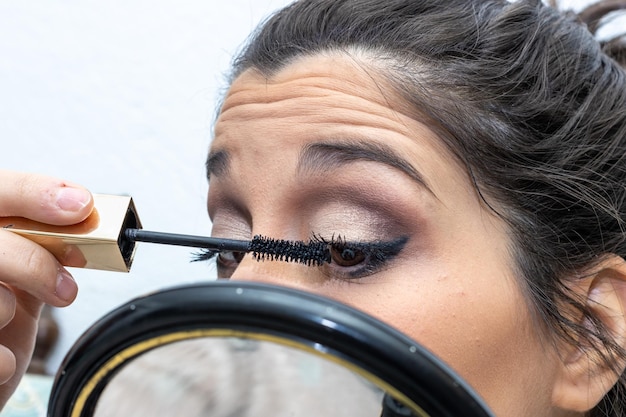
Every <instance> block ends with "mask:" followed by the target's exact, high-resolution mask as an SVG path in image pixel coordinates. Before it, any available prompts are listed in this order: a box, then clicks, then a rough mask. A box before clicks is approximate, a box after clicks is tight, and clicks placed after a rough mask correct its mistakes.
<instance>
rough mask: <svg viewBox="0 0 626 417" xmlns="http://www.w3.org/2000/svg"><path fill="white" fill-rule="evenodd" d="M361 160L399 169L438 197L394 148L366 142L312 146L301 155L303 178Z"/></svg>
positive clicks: (299, 166) (300, 170) (300, 167)
mask: <svg viewBox="0 0 626 417" xmlns="http://www.w3.org/2000/svg"><path fill="white" fill-rule="evenodd" d="M357 161H370V162H377V163H381V164H384V165H387V166H390V167H392V168H395V169H397V170H399V171H401V172H403V173H404V174H406V175H407V176H409V178H411V179H412V180H413V181H414V182H416V183H417V184H419V185H420V186H421V187H423V188H424V189H426V190H427V191H428V192H429V193H431V194H432V195H433V196H435V197H436V195H435V193H434V192H433V191H432V189H431V187H430V186H429V184H428V182H427V181H426V179H425V178H424V176H423V175H422V174H421V173H420V172H419V171H418V170H417V169H415V167H413V165H411V164H410V163H409V162H408V161H407V160H406V159H404V158H402V157H401V156H400V155H398V154H397V153H396V152H395V151H394V150H393V149H392V148H391V147H390V146H388V145H385V144H382V143H375V142H370V141H363V140H350V141H347V142H334V143H332V142H330V143H326V142H323V143H312V144H309V145H307V146H305V147H304V149H303V150H302V152H301V154H300V158H299V162H298V168H297V172H298V174H299V175H306V174H317V173H324V172H326V171H328V170H329V169H336V168H340V167H342V166H344V165H346V164H349V163H352V162H357Z"/></svg>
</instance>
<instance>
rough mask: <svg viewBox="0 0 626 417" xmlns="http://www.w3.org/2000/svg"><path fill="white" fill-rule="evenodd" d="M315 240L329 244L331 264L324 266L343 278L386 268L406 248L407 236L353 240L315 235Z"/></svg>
mask: <svg viewBox="0 0 626 417" xmlns="http://www.w3.org/2000/svg"><path fill="white" fill-rule="evenodd" d="M314 239H315V240H318V241H321V242H324V243H326V244H327V245H328V249H329V252H330V264H327V265H325V266H324V268H325V270H326V273H327V274H328V275H330V276H336V277H338V278H343V279H357V278H363V277H366V276H368V275H372V274H375V273H376V272H379V271H380V270H381V269H383V268H385V267H386V266H387V265H388V264H389V263H390V262H391V261H392V260H393V259H394V258H395V257H396V256H397V255H398V254H399V253H400V252H401V251H402V249H403V248H404V246H405V245H406V243H407V241H408V240H409V239H408V237H407V236H403V237H400V238H397V239H393V240H390V241H382V240H376V241H372V242H352V241H347V240H345V239H344V238H342V237H334V236H333V237H332V238H331V239H330V240H328V239H324V238H322V237H320V236H314Z"/></svg>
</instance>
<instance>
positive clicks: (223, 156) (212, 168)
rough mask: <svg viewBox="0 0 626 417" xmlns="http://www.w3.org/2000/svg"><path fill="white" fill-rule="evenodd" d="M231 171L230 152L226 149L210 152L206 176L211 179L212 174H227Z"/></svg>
mask: <svg viewBox="0 0 626 417" xmlns="http://www.w3.org/2000/svg"><path fill="white" fill-rule="evenodd" d="M229 171H230V154H229V153H228V152H226V151H216V152H210V153H209V157H208V158H207V160H206V176H207V179H208V180H211V176H213V175H215V176H217V177H219V176H220V175H227V174H228V173H229Z"/></svg>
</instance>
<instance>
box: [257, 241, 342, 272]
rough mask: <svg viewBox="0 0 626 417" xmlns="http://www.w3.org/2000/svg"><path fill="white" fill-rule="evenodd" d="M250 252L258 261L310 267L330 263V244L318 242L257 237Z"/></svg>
mask: <svg viewBox="0 0 626 417" xmlns="http://www.w3.org/2000/svg"><path fill="white" fill-rule="evenodd" d="M249 251H250V252H252V256H253V257H254V259H256V260H257V261H264V260H268V261H285V262H298V263H301V264H305V265H308V266H312V265H316V266H320V265H323V264H325V263H329V262H330V250H329V249H328V244H327V243H324V242H319V241H316V240H310V241H309V242H308V243H305V242H302V241H293V240H283V239H271V238H267V237H263V236H259V235H257V236H254V238H253V239H252V240H251V241H250V246H249Z"/></svg>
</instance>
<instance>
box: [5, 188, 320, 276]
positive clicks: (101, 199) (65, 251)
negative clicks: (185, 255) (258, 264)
mask: <svg viewBox="0 0 626 417" xmlns="http://www.w3.org/2000/svg"><path fill="white" fill-rule="evenodd" d="M93 198H94V209H93V211H92V213H91V214H90V215H89V216H88V217H87V219H85V220H84V221H82V222H81V223H78V224H75V225H69V226H56V225H50V224H44V223H40V222H36V221H32V220H29V219H25V218H21V217H0V232H3V231H5V230H6V231H9V232H13V233H17V234H19V235H21V236H23V237H26V238H28V239H30V240H32V241H34V242H36V243H38V244H39V245H41V246H43V247H45V248H46V249H47V250H48V251H50V252H51V253H52V254H53V255H54V256H55V257H56V258H57V259H58V260H59V262H60V263H61V264H62V265H64V266H71V267H75V268H91V269H99V270H105V271H120V272H129V271H130V267H131V264H132V262H133V258H134V255H135V247H136V245H135V243H136V242H148V243H160V244H165V245H176V246H189V247H194V248H202V249H207V250H208V251H209V252H213V253H219V252H225V251H228V252H241V253H252V255H253V257H254V258H255V259H256V260H258V261H263V260H268V261H285V262H297V263H301V264H305V265H311V266H313V265H322V264H324V263H329V262H330V258H331V257H330V248H329V246H328V244H327V243H324V242H320V241H318V240H315V239H311V240H309V242H302V241H290V240H282V239H271V238H267V237H263V236H255V237H254V238H252V240H235V239H221V238H214V237H205V236H192V235H182V234H174V233H162V232H152V231H148V230H144V229H143V228H142V225H141V221H140V220H139V216H138V215H137V210H136V209H135V204H134V203H133V200H132V198H131V197H130V196H115V195H106V194H93Z"/></svg>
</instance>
